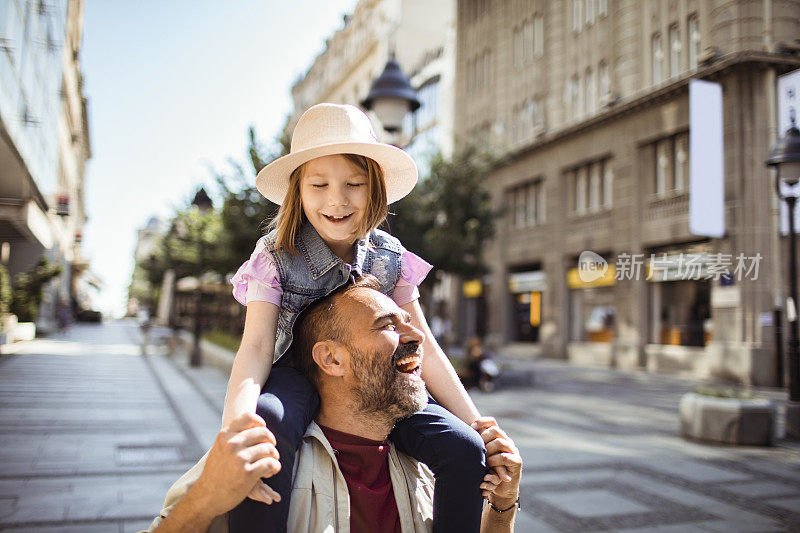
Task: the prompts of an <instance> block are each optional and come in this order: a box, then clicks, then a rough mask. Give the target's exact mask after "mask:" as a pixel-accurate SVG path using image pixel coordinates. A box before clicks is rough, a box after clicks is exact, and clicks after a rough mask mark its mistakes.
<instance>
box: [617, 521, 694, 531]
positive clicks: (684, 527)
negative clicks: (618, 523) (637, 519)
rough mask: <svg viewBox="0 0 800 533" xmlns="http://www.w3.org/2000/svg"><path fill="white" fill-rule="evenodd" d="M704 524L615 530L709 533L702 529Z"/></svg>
mask: <svg viewBox="0 0 800 533" xmlns="http://www.w3.org/2000/svg"><path fill="white" fill-rule="evenodd" d="M701 524H703V522H698V523H696V524H673V525H669V526H649V527H634V528H627V529H615V530H614V531H616V532H617V533H708V530H707V529H703V528H702V527H701Z"/></svg>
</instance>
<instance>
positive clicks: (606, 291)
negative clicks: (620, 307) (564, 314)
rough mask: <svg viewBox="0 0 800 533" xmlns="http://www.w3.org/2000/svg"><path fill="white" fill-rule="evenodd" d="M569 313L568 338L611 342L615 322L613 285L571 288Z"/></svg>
mask: <svg viewBox="0 0 800 533" xmlns="http://www.w3.org/2000/svg"><path fill="white" fill-rule="evenodd" d="M570 314H571V321H570V322H571V326H572V327H571V335H570V336H571V339H570V340H572V341H578V342H613V340H614V329H615V322H616V320H615V319H616V312H615V309H614V288H613V287H594V288H585V289H573V290H571V291H570Z"/></svg>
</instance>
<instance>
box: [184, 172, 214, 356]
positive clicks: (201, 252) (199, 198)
mask: <svg viewBox="0 0 800 533" xmlns="http://www.w3.org/2000/svg"><path fill="white" fill-rule="evenodd" d="M192 205H193V206H194V207H196V208H197V210H198V211H199V212H200V224H199V226H198V234H197V260H198V265H197V287H195V289H194V328H193V342H192V353H191V356H190V357H189V365H190V366H200V365H201V364H202V358H201V352H200V333H201V329H202V328H201V325H200V304H201V303H202V299H203V288H202V283H201V281H200V276H201V275H202V273H203V265H204V264H205V255H206V250H205V242H204V241H203V228H204V222H203V215H204V214H206V213H207V212H208V211H210V210H211V208H212V207H213V204H212V203H211V198H209V197H208V193H206V190H205V189H204V188H203V187H200V190H198V191H197V194H195V195H194V200H192Z"/></svg>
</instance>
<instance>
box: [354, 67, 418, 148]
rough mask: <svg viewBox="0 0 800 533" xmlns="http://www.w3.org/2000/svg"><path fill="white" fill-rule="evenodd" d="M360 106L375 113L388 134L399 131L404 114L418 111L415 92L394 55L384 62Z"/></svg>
mask: <svg viewBox="0 0 800 533" xmlns="http://www.w3.org/2000/svg"><path fill="white" fill-rule="evenodd" d="M361 105H362V106H363V107H364V108H366V109H368V110H370V111H375V114H376V115H377V116H378V120H380V121H381V124H382V125H383V129H385V130H386V131H388V132H389V133H396V132H398V131H400V129H401V128H402V127H403V118H404V117H405V116H406V113H408V112H409V111H411V112H412V113H413V112H414V111H416V110H417V109H419V106H420V102H419V100H418V99H417V91H415V90H414V88H413V87H411V83H410V82H409V81H408V78H407V77H406V75H405V74H403V71H402V70H400V63H398V62H397V59H395V57H394V55H392V56H391V57H390V58H389V61H387V62H386V66H385V67H384V69H383V72H382V73H381V75H380V76H378V77H377V78H376V79H375V80H374V81H373V82H372V86H371V87H370V88H369V94H368V95H367V97H366V98H365V99H364V101H363V102H361Z"/></svg>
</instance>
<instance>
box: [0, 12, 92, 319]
mask: <svg viewBox="0 0 800 533" xmlns="http://www.w3.org/2000/svg"><path fill="white" fill-rule="evenodd" d="M82 19H83V0H49V1H46V2H45V1H32V0H8V1H7V2H3V3H2V6H0V247H2V254H1V255H2V262H3V264H4V266H5V267H6V268H7V269H8V271H9V273H10V274H11V275H12V276H13V275H15V274H18V273H21V272H25V271H27V270H29V269H30V268H31V267H33V266H34V265H35V264H36V263H37V261H38V260H39V259H40V258H41V257H46V258H47V259H48V260H49V261H50V262H51V263H57V264H60V265H61V267H62V275H61V276H60V277H59V278H58V279H56V280H54V281H53V282H51V284H50V286H49V287H48V290H47V291H46V294H45V298H44V301H43V303H42V307H41V309H40V318H39V324H38V325H39V327H40V329H44V330H48V329H50V328H52V327H53V322H54V318H55V315H56V312H57V308H58V307H59V306H62V307H69V306H70V304H71V303H73V302H76V301H77V300H80V297H79V295H78V294H77V292H80V291H81V284H80V283H78V277H79V275H80V274H81V273H82V272H85V271H86V270H87V267H88V265H87V264H86V263H85V261H84V260H83V258H82V256H81V252H80V240H81V234H82V229H83V225H84V224H85V221H86V212H85V208H84V203H83V197H84V174H85V168H86V161H87V160H88V159H89V157H90V156H91V150H90V144H89V130H88V118H87V105H86V98H85V97H84V94H83V82H82V76H81V72H80V65H79V57H80V46H81V33H82Z"/></svg>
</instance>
